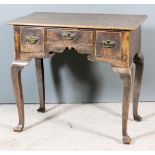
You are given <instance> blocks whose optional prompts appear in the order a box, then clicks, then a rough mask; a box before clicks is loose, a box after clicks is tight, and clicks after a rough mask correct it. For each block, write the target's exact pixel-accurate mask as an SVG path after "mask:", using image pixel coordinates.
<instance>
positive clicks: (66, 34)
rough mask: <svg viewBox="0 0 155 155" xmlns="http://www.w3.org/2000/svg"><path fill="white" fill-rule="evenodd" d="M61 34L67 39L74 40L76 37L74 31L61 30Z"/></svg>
mask: <svg viewBox="0 0 155 155" xmlns="http://www.w3.org/2000/svg"><path fill="white" fill-rule="evenodd" d="M62 36H63V37H64V38H65V39H67V40H74V39H76V33H74V32H63V33H62Z"/></svg>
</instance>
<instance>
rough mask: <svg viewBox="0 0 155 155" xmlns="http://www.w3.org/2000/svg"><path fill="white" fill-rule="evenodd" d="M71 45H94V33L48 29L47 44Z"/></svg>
mask: <svg viewBox="0 0 155 155" xmlns="http://www.w3.org/2000/svg"><path fill="white" fill-rule="evenodd" d="M60 41H61V42H62V44H63V43H64V44H65V45H70V44H77V43H82V44H93V31H89V30H88V31H87V30H74V29H59V28H58V29H47V42H51V43H54V42H60Z"/></svg>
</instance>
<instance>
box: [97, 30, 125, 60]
mask: <svg viewBox="0 0 155 155" xmlns="http://www.w3.org/2000/svg"><path fill="white" fill-rule="evenodd" d="M95 56H96V57H102V56H103V57H104V56H105V57H106V56H107V57H117V58H121V56H122V51H121V31H114V32H112V31H96V52H95Z"/></svg>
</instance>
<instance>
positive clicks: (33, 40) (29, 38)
mask: <svg viewBox="0 0 155 155" xmlns="http://www.w3.org/2000/svg"><path fill="white" fill-rule="evenodd" d="M26 41H27V42H28V43H29V44H36V43H37V41H38V37H35V36H33V35H32V34H31V35H27V36H26Z"/></svg>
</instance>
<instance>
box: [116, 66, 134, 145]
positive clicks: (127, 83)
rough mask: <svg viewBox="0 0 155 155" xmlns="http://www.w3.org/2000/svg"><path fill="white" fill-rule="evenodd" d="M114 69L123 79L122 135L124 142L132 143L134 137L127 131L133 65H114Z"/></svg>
mask: <svg viewBox="0 0 155 155" xmlns="http://www.w3.org/2000/svg"><path fill="white" fill-rule="evenodd" d="M113 70H114V71H115V72H116V73H118V74H119V75H120V78H121V79H122V80H123V85H124V89H123V105H122V135H123V139H122V141H123V143H124V144H130V143H131V141H132V139H131V138H130V136H129V135H128V132H127V122H128V114H129V104H130V93H131V86H132V67H131V68H117V67H113Z"/></svg>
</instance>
